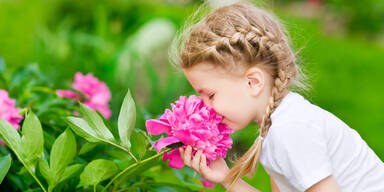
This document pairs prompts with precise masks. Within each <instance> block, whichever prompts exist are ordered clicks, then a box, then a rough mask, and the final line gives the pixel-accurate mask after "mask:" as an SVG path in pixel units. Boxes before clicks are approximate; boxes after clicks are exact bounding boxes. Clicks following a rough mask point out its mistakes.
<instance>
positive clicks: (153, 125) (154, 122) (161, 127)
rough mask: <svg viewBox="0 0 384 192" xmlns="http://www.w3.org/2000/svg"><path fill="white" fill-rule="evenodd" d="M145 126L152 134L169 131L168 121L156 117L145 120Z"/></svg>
mask: <svg viewBox="0 0 384 192" xmlns="http://www.w3.org/2000/svg"><path fill="white" fill-rule="evenodd" d="M145 126H146V127H147V131H148V133H150V134H152V135H158V134H161V133H167V134H169V132H170V131H171V126H170V125H169V123H166V122H165V121H162V120H158V119H151V120H147V121H145Z"/></svg>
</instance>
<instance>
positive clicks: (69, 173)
mask: <svg viewBox="0 0 384 192" xmlns="http://www.w3.org/2000/svg"><path fill="white" fill-rule="evenodd" d="M81 168H83V164H74V165H70V166H68V167H66V168H65V170H64V172H63V174H62V175H61V177H60V179H59V181H58V182H57V183H61V182H62V181H64V180H66V179H69V178H71V177H74V176H75V175H76V173H77V172H78V171H80V170H81Z"/></svg>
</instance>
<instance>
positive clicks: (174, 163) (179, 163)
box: [163, 148, 184, 169]
mask: <svg viewBox="0 0 384 192" xmlns="http://www.w3.org/2000/svg"><path fill="white" fill-rule="evenodd" d="M168 159H170V161H169V163H168V165H169V166H170V167H173V168H176V169H181V168H183V167H184V161H183V160H182V159H181V157H180V152H179V148H177V149H172V150H171V152H170V153H169V154H167V153H166V152H164V155H163V161H166V160H168Z"/></svg>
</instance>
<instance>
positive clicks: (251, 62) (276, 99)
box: [170, 2, 308, 191]
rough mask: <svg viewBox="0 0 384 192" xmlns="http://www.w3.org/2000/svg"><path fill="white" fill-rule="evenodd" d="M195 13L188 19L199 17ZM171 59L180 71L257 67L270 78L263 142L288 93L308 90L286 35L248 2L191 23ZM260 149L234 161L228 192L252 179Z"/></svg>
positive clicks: (271, 18)
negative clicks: (201, 67)
mask: <svg viewBox="0 0 384 192" xmlns="http://www.w3.org/2000/svg"><path fill="white" fill-rule="evenodd" d="M200 12H201V10H198V11H196V13H195V15H193V16H192V22H195V21H193V19H196V18H197V17H198V15H197V14H198V13H200ZM173 48H174V49H172V50H171V51H172V52H171V54H170V55H171V56H173V58H172V59H173V63H174V64H176V65H177V66H178V67H179V68H182V69H187V68H190V67H192V66H194V65H197V64H199V63H201V62H210V63H212V64H213V65H215V66H220V67H224V68H228V67H236V65H242V66H244V65H245V67H253V66H257V67H260V68H262V69H264V70H265V71H266V72H268V74H270V75H271V77H272V78H273V83H274V84H273V89H272V93H271V97H270V99H269V100H268V107H267V109H266V112H265V114H264V116H263V119H262V123H261V125H260V130H259V134H260V136H261V137H265V136H266V135H267V133H268V130H269V128H270V126H271V124H272V122H271V118H270V115H271V114H272V113H273V111H274V110H275V109H276V107H277V106H278V105H279V104H280V102H281V101H282V99H283V96H284V95H283V93H284V91H285V90H289V89H296V88H297V89H299V90H307V89H308V85H306V84H305V83H304V81H305V80H306V79H307V77H306V76H305V74H304V73H303V72H302V70H301V68H300V67H299V66H298V65H297V64H296V59H297V57H296V54H294V52H293V51H292V49H291V46H290V43H289V39H288V33H287V32H286V30H285V29H284V28H283V26H282V25H281V24H280V23H279V22H278V20H277V19H276V18H275V17H274V16H273V15H272V14H271V13H269V12H267V11H266V10H264V9H261V8H259V7H256V6H255V5H253V4H252V3H248V2H239V3H234V4H232V5H227V6H223V7H220V8H217V9H216V10H214V11H212V12H211V13H209V14H208V15H206V16H205V17H204V18H203V19H201V20H200V21H198V22H196V23H195V24H188V25H187V27H186V28H184V30H183V31H182V33H180V34H179V36H177V37H176V38H175V39H174V42H173ZM261 148H262V140H261V139H257V140H256V142H255V143H254V144H253V145H252V146H251V147H250V149H249V150H248V151H247V152H246V153H245V154H244V155H243V156H242V157H241V158H240V159H239V160H237V161H236V163H235V165H234V166H233V168H232V169H231V170H230V172H229V174H228V175H227V177H226V178H225V183H229V191H231V189H232V187H233V185H234V184H235V183H236V182H237V181H238V179H240V178H241V177H242V176H244V175H247V176H248V177H253V175H254V174H255V171H256V168H257V164H258V162H259V156H260V153H261Z"/></svg>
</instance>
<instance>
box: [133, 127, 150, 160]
mask: <svg viewBox="0 0 384 192" xmlns="http://www.w3.org/2000/svg"><path fill="white" fill-rule="evenodd" d="M131 143H132V147H131V149H130V150H131V151H132V153H133V154H135V155H138V156H139V158H140V159H141V158H143V156H144V154H145V152H146V151H147V146H148V144H149V141H148V139H147V137H146V136H145V133H143V131H141V130H134V131H133V132H132V136H131Z"/></svg>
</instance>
